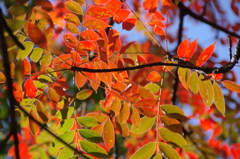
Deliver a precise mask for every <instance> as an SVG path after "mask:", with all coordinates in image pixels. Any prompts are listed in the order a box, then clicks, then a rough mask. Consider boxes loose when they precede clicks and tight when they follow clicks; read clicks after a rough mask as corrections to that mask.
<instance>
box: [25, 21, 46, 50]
mask: <svg viewBox="0 0 240 159" xmlns="http://www.w3.org/2000/svg"><path fill="white" fill-rule="evenodd" d="M27 35H28V37H29V39H30V40H31V41H32V42H33V43H35V44H36V45H38V46H39V47H41V48H45V47H46V46H47V40H46V37H45V36H44V34H43V32H42V31H41V30H40V29H39V28H38V27H37V26H36V25H35V24H32V23H28V24H27Z"/></svg>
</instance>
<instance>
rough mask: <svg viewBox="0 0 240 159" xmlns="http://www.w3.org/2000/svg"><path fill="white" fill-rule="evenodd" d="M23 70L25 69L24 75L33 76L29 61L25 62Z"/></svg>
mask: <svg viewBox="0 0 240 159" xmlns="http://www.w3.org/2000/svg"><path fill="white" fill-rule="evenodd" d="M23 68H24V74H25V75H30V74H31V64H30V63H29V61H28V60H27V59H24V60H23Z"/></svg>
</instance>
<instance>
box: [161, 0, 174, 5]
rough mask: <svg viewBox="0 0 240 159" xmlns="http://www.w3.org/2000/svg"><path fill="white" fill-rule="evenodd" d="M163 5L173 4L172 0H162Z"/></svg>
mask: <svg viewBox="0 0 240 159" xmlns="http://www.w3.org/2000/svg"><path fill="white" fill-rule="evenodd" d="M162 5H163V6H171V5H172V0H162Z"/></svg>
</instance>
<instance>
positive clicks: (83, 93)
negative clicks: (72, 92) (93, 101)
mask: <svg viewBox="0 0 240 159" xmlns="http://www.w3.org/2000/svg"><path fill="white" fill-rule="evenodd" d="M92 93H93V90H92V89H84V90H81V91H80V92H78V93H77V94H76V98H77V99H79V100H85V99H87V98H88V97H90V96H91V95H92Z"/></svg>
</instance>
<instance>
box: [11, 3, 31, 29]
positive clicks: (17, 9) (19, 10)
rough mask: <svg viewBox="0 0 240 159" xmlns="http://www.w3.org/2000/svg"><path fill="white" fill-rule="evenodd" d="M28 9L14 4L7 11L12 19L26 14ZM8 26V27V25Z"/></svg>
mask: <svg viewBox="0 0 240 159" xmlns="http://www.w3.org/2000/svg"><path fill="white" fill-rule="evenodd" d="M27 10H28V8H27V7H26V6H24V5H22V4H18V3H14V4H13V5H12V6H11V7H10V8H9V9H8V11H9V12H10V13H11V14H12V15H14V17H17V16H20V15H23V14H25V13H26V12H27ZM8 26H9V25H8Z"/></svg>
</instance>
